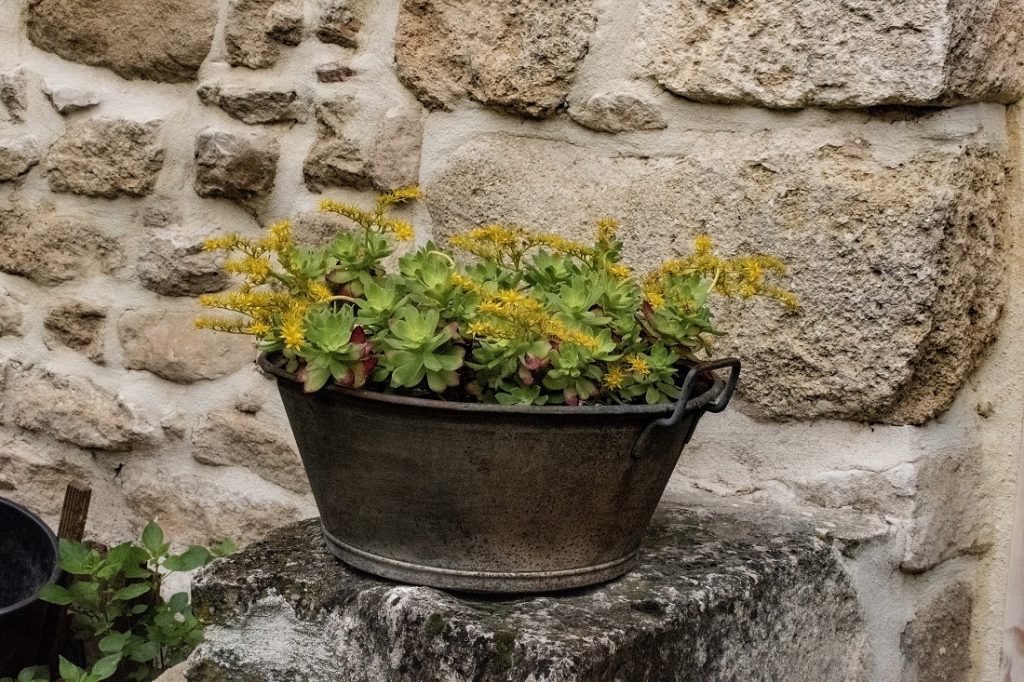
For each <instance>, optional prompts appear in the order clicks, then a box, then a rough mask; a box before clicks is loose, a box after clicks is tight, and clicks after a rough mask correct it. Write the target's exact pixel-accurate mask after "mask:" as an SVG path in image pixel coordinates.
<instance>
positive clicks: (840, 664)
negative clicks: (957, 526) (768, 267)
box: [186, 501, 867, 682]
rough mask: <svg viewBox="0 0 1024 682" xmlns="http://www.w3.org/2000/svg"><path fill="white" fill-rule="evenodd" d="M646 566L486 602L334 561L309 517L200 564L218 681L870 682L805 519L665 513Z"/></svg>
mask: <svg viewBox="0 0 1024 682" xmlns="http://www.w3.org/2000/svg"><path fill="white" fill-rule="evenodd" d="M641 557H642V559H641V563H640V566H638V567H637V568H636V569H635V570H634V571H632V572H630V573H629V574H627V575H625V576H623V577H622V578H621V579H619V580H614V581H612V582H610V583H607V584H605V585H601V586H598V587H595V588H591V589H586V590H576V591H571V592H567V593H561V594H551V595H540V596H529V595H506V597H507V598H503V599H486V598H474V597H473V596H472V595H465V594H461V595H460V594H453V593H448V592H444V591H440V590H433V589H429V588H424V587H415V586H411V585H399V584H396V583H394V582H391V581H387V580H382V579H378V578H374V577H373V576H368V575H366V574H365V573H360V572H357V571H353V570H351V569H348V568H346V567H345V565H344V564H342V563H341V562H339V561H338V560H336V559H335V558H334V557H333V556H331V555H330V554H328V552H327V551H326V548H325V546H324V542H323V539H322V538H321V535H320V528H319V523H318V522H317V520H316V519H310V520H308V521H304V522H302V523H298V524H294V525H291V526H288V527H285V528H282V529H280V530H278V531H275V532H274V533H273V534H272V535H271V536H270V537H268V538H267V540H266V541H265V542H261V543H258V544H255V545H252V546H250V547H248V548H246V549H245V550H243V551H242V552H241V553H239V554H236V555H233V556H231V557H229V558H227V559H225V560H223V561H218V562H217V563H216V564H213V565H211V566H210V567H208V568H206V569H204V570H202V571H200V572H199V573H198V574H197V576H196V577H195V579H194V580H193V587H192V589H193V591H192V594H193V599H194V602H195V610H196V614H197V615H198V616H199V617H200V618H201V619H203V620H204V621H206V622H207V623H208V627H207V629H206V639H205V641H204V643H203V644H201V645H200V646H199V648H198V649H197V650H196V651H195V653H194V654H193V655H192V657H191V658H189V663H188V665H187V666H186V678H187V679H191V680H203V681H204V682H228V681H231V682H234V681H235V680H242V679H244V680H247V682H263V681H266V682H271V681H276V680H306V681H308V682H321V681H322V682H327V681H328V680H330V681H333V680H346V681H347V682H376V681H378V680H389V681H391V682H447V681H453V682H454V681H455V680H475V681H478V682H508V681H510V680H515V681H517V682H525V681H527V680H531V681H532V680H538V681H539V680H545V681H549V682H570V681H579V682H584V681H587V682H590V681H593V682H599V681H600V682H612V681H613V680H622V681H623V682H626V681H634V680H636V681H639V680H651V681H652V682H653V681H654V680H657V681H659V682H698V681H699V682H725V681H726V680H737V681H738V680H749V681H751V682H753V681H754V680H759V681H760V680H765V681H767V680H792V681H793V682H796V681H798V680H799V681H804V680H806V681H808V682H810V681H811V680H814V681H816V682H825V681H826V680H828V681H829V682H854V681H860V680H866V679H867V674H866V672H865V670H866V668H865V662H866V655H865V654H866V649H867V643H866V633H865V629H866V628H865V624H864V621H863V620H862V618H861V615H860V612H859V606H858V602H857V598H856V595H855V594H854V592H853V590H852V588H851V587H850V583H849V579H848V578H847V576H846V573H845V571H844V570H843V568H842V566H841V565H840V564H839V557H838V553H836V552H835V551H834V550H833V549H832V547H831V546H830V545H828V544H827V543H824V542H821V541H819V540H818V539H817V538H815V537H814V533H813V531H812V530H811V529H810V528H809V527H807V526H799V527H798V526H789V525H787V524H782V523H780V522H778V520H776V519H774V518H773V519H772V523H770V524H762V525H760V526H758V525H757V524H756V523H752V522H751V520H750V519H749V518H745V517H744V516H743V515H742V514H737V513H735V512H733V513H730V512H724V511H721V510H714V511H709V510H706V509H700V510H691V509H687V508H685V507H681V506H679V505H677V504H675V503H672V502H665V501H663V502H662V505H661V507H660V508H659V510H658V512H657V514H656V515H655V518H654V521H653V523H652V527H651V529H650V531H649V532H648V534H647V537H646V540H645V542H644V547H643V549H642V550H641Z"/></svg>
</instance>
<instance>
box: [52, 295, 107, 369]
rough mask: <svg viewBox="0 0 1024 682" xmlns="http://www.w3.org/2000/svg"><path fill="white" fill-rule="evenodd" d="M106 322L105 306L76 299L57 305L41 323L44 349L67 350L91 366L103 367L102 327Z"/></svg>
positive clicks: (58, 302) (62, 301)
mask: <svg viewBox="0 0 1024 682" xmlns="http://www.w3.org/2000/svg"><path fill="white" fill-rule="evenodd" d="M106 321H107V307H106V306H103V305H98V304H96V303H95V302H91V301H84V300H78V299H67V300H61V301H57V302H56V303H54V304H53V305H51V306H50V308H49V310H47V311H46V318H45V319H44V320H43V326H44V327H45V329H46V332H47V334H46V341H47V345H48V346H50V347H51V348H52V347H53V346H54V345H62V346H67V347H68V348H70V349H72V350H75V351H78V352H79V353H83V354H84V355H85V356H86V357H88V358H89V359H90V360H92V361H93V362H95V363H98V364H103V363H104V362H105V358H104V353H103V326H104V324H105V323H106Z"/></svg>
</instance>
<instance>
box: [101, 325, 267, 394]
mask: <svg viewBox="0 0 1024 682" xmlns="http://www.w3.org/2000/svg"><path fill="white" fill-rule="evenodd" d="M196 315H197V313H196V312H195V311H193V310H183V309H158V308H146V309H141V310H129V311H127V312H125V313H124V314H123V315H122V316H121V319H120V320H118V323H117V331H118V336H119V337H120V340H121V347H122V349H123V350H124V358H123V360H122V362H123V364H124V366H125V367H127V368H128V369H144V370H148V371H150V372H152V373H153V374H156V375H157V376H160V377H163V378H164V379H167V380H168V381H174V382H177V383H190V382H193V381H200V380H203V379H217V378H219V377H222V376H226V375H228V374H231V373H232V372H234V371H235V370H238V369H241V368H242V367H244V366H245V365H247V364H248V363H250V362H252V359H253V357H254V352H253V349H252V341H251V339H250V338H249V337H245V336H239V335H237V334H226V333H221V332H212V331H209V330H205V329H195V328H194V325H193V322H194V320H195V318H196Z"/></svg>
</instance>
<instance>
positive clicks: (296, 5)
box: [224, 0, 303, 69]
mask: <svg viewBox="0 0 1024 682" xmlns="http://www.w3.org/2000/svg"><path fill="white" fill-rule="evenodd" d="M302 12H303V10H302V1H301V0H231V2H230V4H229V5H228V16H227V23H226V25H225V27H224V43H225V45H226V46H227V52H228V63H229V64H231V65H232V66H247V67H249V68H250V69H265V68H267V67H268V66H273V65H274V63H275V62H277V59H278V57H279V56H280V53H281V45H298V44H299V42H300V41H301V40H302Z"/></svg>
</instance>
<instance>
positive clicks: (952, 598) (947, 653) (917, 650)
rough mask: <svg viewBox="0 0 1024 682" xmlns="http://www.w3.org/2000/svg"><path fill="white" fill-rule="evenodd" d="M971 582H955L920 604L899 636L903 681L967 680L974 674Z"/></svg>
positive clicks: (948, 681)
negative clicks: (972, 669)
mask: <svg viewBox="0 0 1024 682" xmlns="http://www.w3.org/2000/svg"><path fill="white" fill-rule="evenodd" d="M972 602H973V598H972V594H971V588H970V586H969V585H967V584H965V583H962V582H956V583H953V584H952V585H950V586H947V587H945V588H944V589H941V590H939V591H938V592H937V593H936V594H933V595H931V598H930V599H929V600H927V601H925V602H924V603H922V604H921V605H920V607H919V608H918V609H917V611H916V613H915V614H914V618H913V620H911V621H910V622H909V623H908V624H907V626H906V628H904V630H903V633H902V635H901V636H900V650H901V651H902V652H903V656H904V657H905V658H904V664H903V676H902V677H901V678H900V679H901V680H902V682H967V681H968V680H970V679H972V676H971V620H972V619H971V608H972Z"/></svg>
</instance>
